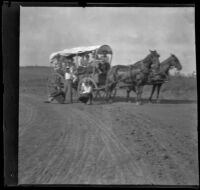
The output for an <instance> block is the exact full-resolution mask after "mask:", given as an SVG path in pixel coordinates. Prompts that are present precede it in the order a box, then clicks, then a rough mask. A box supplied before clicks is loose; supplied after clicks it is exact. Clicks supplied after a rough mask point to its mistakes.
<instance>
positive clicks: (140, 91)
mask: <svg viewBox="0 0 200 190" xmlns="http://www.w3.org/2000/svg"><path fill="white" fill-rule="evenodd" d="M142 92H143V86H140V87H139V101H138V102H139V105H141V104H142Z"/></svg>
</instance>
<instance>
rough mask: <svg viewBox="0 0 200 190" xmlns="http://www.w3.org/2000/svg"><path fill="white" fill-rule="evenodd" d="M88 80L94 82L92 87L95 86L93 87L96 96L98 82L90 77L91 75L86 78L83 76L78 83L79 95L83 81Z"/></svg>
mask: <svg viewBox="0 0 200 190" xmlns="http://www.w3.org/2000/svg"><path fill="white" fill-rule="evenodd" d="M86 80H89V81H90V82H91V83H92V87H93V89H94V91H93V96H94V97H95V96H96V93H97V92H96V91H95V89H97V88H98V87H97V84H96V82H95V81H94V80H93V79H92V78H90V77H84V78H82V79H81V80H80V81H79V83H78V88H77V89H78V90H77V91H78V96H80V91H81V85H82V83H83V82H85V81H86Z"/></svg>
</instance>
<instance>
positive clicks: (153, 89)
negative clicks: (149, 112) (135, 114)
mask: <svg viewBox="0 0 200 190" xmlns="http://www.w3.org/2000/svg"><path fill="white" fill-rule="evenodd" d="M155 89H156V84H154V85H153V86H152V89H151V95H150V97H149V102H152V97H153V94H154V92H155Z"/></svg>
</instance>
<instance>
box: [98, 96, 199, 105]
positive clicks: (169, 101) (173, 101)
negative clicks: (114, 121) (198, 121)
mask: <svg viewBox="0 0 200 190" xmlns="http://www.w3.org/2000/svg"><path fill="white" fill-rule="evenodd" d="M94 101H96V102H98V103H101V102H102V104H105V98H96V99H95V100H94ZM135 101H136V100H135V98H134V97H131V98H129V102H132V103H135ZM113 102H127V99H126V98H125V97H120V96H117V97H115V99H114V100H113ZM142 102H143V103H149V100H148V99H142ZM152 103H156V104H195V103H197V100H181V99H161V100H160V101H159V102H158V103H157V102H156V100H152Z"/></svg>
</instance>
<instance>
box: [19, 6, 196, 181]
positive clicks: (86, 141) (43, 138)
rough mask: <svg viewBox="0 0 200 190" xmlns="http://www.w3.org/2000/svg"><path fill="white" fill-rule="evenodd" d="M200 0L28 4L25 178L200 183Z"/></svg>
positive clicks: (23, 70) (22, 99)
mask: <svg viewBox="0 0 200 190" xmlns="http://www.w3.org/2000/svg"><path fill="white" fill-rule="evenodd" d="M194 15H195V7H194V6H185V7H85V8H83V7H23V6H21V7H20V34H19V35H20V37H19V41H20V48H19V50H20V58H19V63H20V65H19V66H20V68H19V142H18V143H19V146H18V147H19V151H18V183H19V184H33V185H34V184H66V185H69V184H70V185H71V184H75V185H81V184H90V185H199V170H198V168H199V163H198V131H197V125H198V124H197V79H196V50H195V48H196V47H195V17H194Z"/></svg>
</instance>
